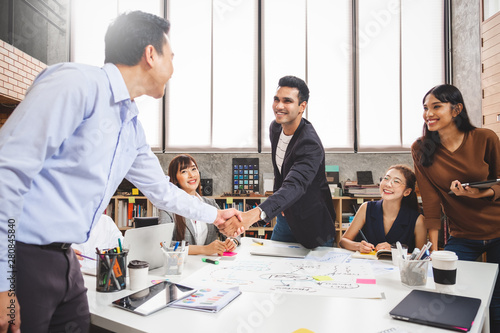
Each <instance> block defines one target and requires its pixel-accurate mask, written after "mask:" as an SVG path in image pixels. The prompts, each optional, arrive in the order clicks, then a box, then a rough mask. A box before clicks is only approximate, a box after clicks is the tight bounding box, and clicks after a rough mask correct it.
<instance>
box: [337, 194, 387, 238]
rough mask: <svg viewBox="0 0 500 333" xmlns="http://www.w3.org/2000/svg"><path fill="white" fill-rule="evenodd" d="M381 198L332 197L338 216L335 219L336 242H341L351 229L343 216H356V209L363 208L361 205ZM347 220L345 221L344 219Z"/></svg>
mask: <svg viewBox="0 0 500 333" xmlns="http://www.w3.org/2000/svg"><path fill="white" fill-rule="evenodd" d="M379 199H380V197H378V198H377V197H372V196H370V197H332V200H333V207H334V208H335V213H336V214H337V216H336V218H335V231H336V237H335V240H336V242H337V243H338V242H339V241H340V237H342V235H343V234H344V232H345V231H346V230H347V228H349V225H348V224H345V223H346V222H343V221H342V217H343V216H349V215H350V214H352V216H354V214H356V211H355V207H358V208H359V206H361V204H362V203H363V202H365V201H373V200H379ZM344 220H345V219H344Z"/></svg>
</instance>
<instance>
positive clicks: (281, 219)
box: [223, 76, 335, 248]
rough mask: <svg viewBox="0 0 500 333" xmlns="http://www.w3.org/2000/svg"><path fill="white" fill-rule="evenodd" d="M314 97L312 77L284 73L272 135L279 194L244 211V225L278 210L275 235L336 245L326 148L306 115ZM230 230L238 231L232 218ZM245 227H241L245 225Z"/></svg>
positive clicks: (307, 243) (309, 243) (313, 244)
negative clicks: (310, 84)
mask: <svg viewBox="0 0 500 333" xmlns="http://www.w3.org/2000/svg"><path fill="white" fill-rule="evenodd" d="M308 99H309V88H308V87H307V85H306V83H305V82H304V81H303V80H302V79H299V78H297V77H294V76H285V77H283V78H281V79H280V81H279V84H278V90H277V91H276V95H275V96H274V102H273V111H274V114H275V117H276V120H275V121H273V122H272V123H271V126H270V128H269V136H270V139H271V146H272V160H273V167H274V194H273V195H271V196H270V197H269V198H267V199H266V200H265V201H264V202H263V203H262V204H260V205H259V206H258V207H256V208H254V209H252V210H250V211H248V212H246V213H243V214H242V216H243V223H242V224H243V227H245V229H248V228H249V227H250V226H251V225H252V224H253V223H255V222H256V221H258V220H264V221H266V222H269V221H270V220H271V219H273V218H274V217H275V216H277V222H276V226H275V227H274V230H273V234H272V236H271V239H272V240H277V241H283V242H297V243H300V244H302V245H303V246H305V247H307V248H314V247H317V246H333V243H334V241H335V224H334V221H335V210H334V208H333V203H332V196H331V193H330V189H329V187H328V185H327V182H326V175H325V150H324V148H323V145H322V144H321V140H320V139H319V137H318V135H317V134H316V131H315V130H314V127H313V125H312V124H311V123H310V122H309V121H308V120H306V119H303V118H302V115H303V113H304V110H305V108H306V106H307V101H308ZM226 224H227V227H226V228H227V230H225V231H223V232H224V233H226V232H229V231H231V232H234V230H235V229H236V228H237V226H238V223H237V222H236V221H235V222H234V226H231V225H230V224H229V223H227V222H226ZM240 230H241V229H240Z"/></svg>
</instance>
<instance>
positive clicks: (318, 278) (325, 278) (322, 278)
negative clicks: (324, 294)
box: [312, 275, 333, 281]
mask: <svg viewBox="0 0 500 333" xmlns="http://www.w3.org/2000/svg"><path fill="white" fill-rule="evenodd" d="M312 278H313V279H314V280H316V281H332V280H333V279H332V277H331V276H328V275H318V276H313V277H312Z"/></svg>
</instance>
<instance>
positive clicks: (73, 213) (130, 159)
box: [0, 12, 239, 333]
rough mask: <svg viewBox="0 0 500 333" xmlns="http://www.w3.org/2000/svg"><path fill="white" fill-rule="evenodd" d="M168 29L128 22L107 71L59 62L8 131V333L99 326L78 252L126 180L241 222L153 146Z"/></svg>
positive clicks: (0, 215) (1, 271)
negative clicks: (141, 102) (139, 100)
mask: <svg viewBox="0 0 500 333" xmlns="http://www.w3.org/2000/svg"><path fill="white" fill-rule="evenodd" d="M168 30H169V23H168V21H166V20H164V19H162V18H159V17H157V16H154V15H151V14H146V13H142V12H131V13H128V14H123V15H121V16H119V17H118V18H117V19H116V20H115V22H114V23H113V24H112V25H110V27H109V28H108V32H107V33H106V40H105V42H106V60H105V63H106V64H105V65H104V67H102V68H97V67H92V66H86V65H79V64H73V63H63V64H57V65H54V66H51V67H48V68H47V69H45V70H44V71H43V72H42V73H40V75H39V76H38V77H37V78H36V80H35V82H34V83H33V85H32V86H31V87H30V89H29V90H28V92H27V94H26V98H25V100H24V101H23V102H22V103H21V104H20V105H19V106H18V107H17V108H16V110H15V111H14V112H13V113H12V115H11V116H10V118H9V119H8V121H7V122H6V124H5V125H4V126H3V127H2V129H1V130H0V207H1V208H0V236H1V237H2V239H1V240H0V333H3V332H6V331H7V329H8V327H9V325H10V326H11V328H12V329H13V330H14V331H16V330H17V329H19V325H20V317H21V319H22V326H21V328H22V330H23V331H24V332H47V331H49V330H50V331H58V332H59V331H65V330H66V329H68V327H71V328H72V329H73V331H75V332H76V331H77V329H76V328H79V329H80V330H81V331H82V332H85V331H87V330H88V325H89V320H90V316H89V311H88V305H87V297H86V289H85V287H84V285H83V278H82V276H81V273H80V269H79V263H78V260H76V257H75V255H74V253H73V251H72V250H71V248H70V247H69V245H70V243H83V242H85V241H86V240H87V238H88V236H89V234H90V230H91V228H92V225H93V224H94V223H97V221H98V220H99V217H100V216H101V213H102V212H103V211H104V209H105V207H106V206H107V204H108V203H109V200H110V198H111V197H112V195H113V194H114V192H115V190H116V188H117V187H118V185H119V184H120V182H121V181H122V180H123V178H124V177H125V178H126V179H128V180H129V181H130V182H132V183H133V184H134V185H135V186H136V187H137V188H139V190H140V191H141V192H142V193H144V194H145V195H146V196H147V197H148V198H149V199H150V200H151V202H152V203H153V204H154V205H155V206H157V207H158V208H160V209H163V210H167V211H172V212H175V213H177V214H180V215H183V216H186V217H189V218H191V219H194V220H199V221H205V222H208V223H212V222H213V223H214V224H216V225H218V224H221V223H223V222H224V221H225V220H226V219H228V218H229V217H231V216H233V215H238V216H239V213H237V211H236V210H234V209H233V210H226V211H220V210H217V209H215V208H214V207H212V206H209V205H206V204H203V203H201V201H200V200H198V199H197V198H194V197H191V196H190V195H188V194H187V193H186V192H184V191H182V190H180V189H178V188H177V187H176V186H174V185H173V184H172V183H170V182H169V180H168V177H166V176H165V175H164V173H163V170H162V168H161V166H160V164H159V162H158V159H157V158H156V157H155V155H154V154H153V153H152V152H151V149H150V147H149V145H148V144H147V143H146V139H145V135H144V130H143V128H142V126H141V124H140V122H139V120H138V119H137V115H138V110H137V107H136V104H135V102H134V99H135V98H136V97H139V96H141V95H148V96H152V97H154V98H160V97H162V96H163V94H164V90H165V84H166V82H167V81H168V80H169V79H170V77H171V75H172V72H173V67H172V57H173V53H172V51H171V48H170V45H169V40H168V37H167V35H166V34H167V33H168ZM15 242H17V246H16V248H14V244H15ZM16 296H17V299H16ZM17 301H19V303H18V302H17ZM19 309H21V310H20V311H21V312H19Z"/></svg>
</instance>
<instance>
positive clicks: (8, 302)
mask: <svg viewBox="0 0 500 333" xmlns="http://www.w3.org/2000/svg"><path fill="white" fill-rule="evenodd" d="M9 294H12V292H11V291H2V292H0V333H7V332H8V330H9V325H10V332H15V333H20V332H21V315H20V309H19V302H18V301H17V297H15V296H9Z"/></svg>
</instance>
